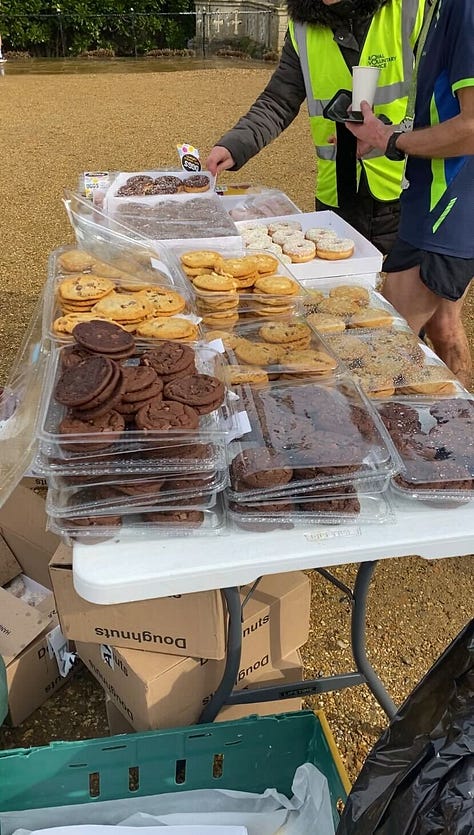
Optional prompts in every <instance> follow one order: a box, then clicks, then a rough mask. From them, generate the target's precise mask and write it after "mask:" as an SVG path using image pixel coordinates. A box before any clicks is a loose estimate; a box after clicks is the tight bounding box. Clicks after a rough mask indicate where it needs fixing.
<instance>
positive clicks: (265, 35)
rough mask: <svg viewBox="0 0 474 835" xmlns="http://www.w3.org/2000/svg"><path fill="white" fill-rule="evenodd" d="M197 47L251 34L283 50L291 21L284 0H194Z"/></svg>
mask: <svg viewBox="0 0 474 835" xmlns="http://www.w3.org/2000/svg"><path fill="white" fill-rule="evenodd" d="M195 11H196V40H195V45H196V48H197V50H199V48H200V46H201V45H202V46H203V47H204V50H205V49H206V48H208V49H210V50H212V46H213V44H214V45H216V44H222V43H228V44H232V41H236V40H239V39H241V38H249V39H250V40H252V41H255V42H256V43H259V44H262V45H263V46H264V47H266V48H267V49H268V50H274V51H277V52H280V51H281V48H282V46H283V41H284V38H285V32H286V28H287V23H288V15H287V11H286V5H285V4H284V0H276V2H267V0H221V2H217V0H211V2H209V3H195Z"/></svg>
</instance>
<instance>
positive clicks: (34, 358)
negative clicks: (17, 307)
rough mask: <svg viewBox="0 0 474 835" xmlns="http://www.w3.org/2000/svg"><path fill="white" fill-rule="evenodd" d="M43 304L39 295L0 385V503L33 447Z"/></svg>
mask: <svg viewBox="0 0 474 835" xmlns="http://www.w3.org/2000/svg"><path fill="white" fill-rule="evenodd" d="M42 305H43V299H42V297H40V298H39V299H38V302H37V305H36V308H35V310H34V313H33V316H32V318H31V320H30V323H29V325H28V328H27V330H26V333H25V335H24V338H23V342H22V344H21V347H20V349H19V351H18V354H17V356H16V359H15V361H14V363H13V367H12V369H11V372H10V375H9V377H8V380H7V382H6V384H5V386H4V387H3V388H2V389H0V505H3V504H4V502H5V501H6V500H7V499H8V497H9V495H10V493H12V491H13V490H14V489H15V487H16V485H17V484H18V482H19V481H20V479H21V478H22V476H23V474H24V473H25V472H26V471H27V470H28V469H29V467H30V466H31V463H32V460H33V458H34V455H35V451H36V438H35V427H36V422H37V418H38V412H39V403H40V399H41V393H42V389H43V384H44V378H45V373H46V365H47V358H48V352H49V345H48V343H46V344H42V341H41V330H42V327H41V311H42Z"/></svg>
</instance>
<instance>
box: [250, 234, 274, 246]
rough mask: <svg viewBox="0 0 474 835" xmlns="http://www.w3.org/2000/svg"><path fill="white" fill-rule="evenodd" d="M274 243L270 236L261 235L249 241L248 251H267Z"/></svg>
mask: <svg viewBox="0 0 474 835" xmlns="http://www.w3.org/2000/svg"><path fill="white" fill-rule="evenodd" d="M271 242H272V239H271V238H270V235H260V236H259V237H255V238H252V239H251V240H250V241H247V244H246V246H247V249H266V248H267V246H269V245H270V244H271Z"/></svg>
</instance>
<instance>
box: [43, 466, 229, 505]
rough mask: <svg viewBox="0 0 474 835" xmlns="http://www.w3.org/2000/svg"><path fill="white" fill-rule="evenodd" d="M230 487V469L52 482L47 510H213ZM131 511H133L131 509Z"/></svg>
mask: <svg viewBox="0 0 474 835" xmlns="http://www.w3.org/2000/svg"><path fill="white" fill-rule="evenodd" d="M226 484H227V470H221V471H214V472H213V473H211V474H210V475H208V474H206V473H195V474H194V476H193V477H191V476H188V475H187V474H186V476H185V477H179V476H178V477H176V476H175V477H166V476H163V477H162V478H160V479H157V478H153V477H150V476H148V477H146V476H145V477H143V476H141V475H140V476H137V477H132V478H130V477H128V478H127V477H122V478H117V477H109V478H108V480H107V481H100V480H97V481H96V482H95V483H94V482H91V483H89V484H82V485H81V484H69V485H68V486H65V485H61V486H54V485H53V484H51V483H50V485H49V488H48V495H47V500H46V509H47V512H48V513H49V514H50V515H51V516H64V515H67V514H70V512H71V507H74V512H75V513H80V514H82V513H90V512H91V511H97V512H104V511H107V510H108V509H109V508H124V507H126V508H133V507H139V506H142V504H143V506H146V505H149V504H156V505H159V506H162V505H168V506H169V507H174V506H177V507H178V506H181V505H182V506H186V507H194V506H199V507H201V506H203V507H212V506H213V504H215V501H216V497H217V494H218V493H219V492H221V491H222V490H223V489H224V487H225V486H226ZM128 512H133V511H132V510H128Z"/></svg>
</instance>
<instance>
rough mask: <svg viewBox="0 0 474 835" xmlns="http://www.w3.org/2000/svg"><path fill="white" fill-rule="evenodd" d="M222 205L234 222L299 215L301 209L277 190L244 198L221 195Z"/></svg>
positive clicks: (269, 190) (264, 190)
mask: <svg viewBox="0 0 474 835" xmlns="http://www.w3.org/2000/svg"><path fill="white" fill-rule="evenodd" d="M222 199H223V201H224V205H225V207H226V209H227V211H228V212H229V214H230V216H231V218H232V219H233V220H235V221H241V220H257V219H258V218H263V217H276V216H277V215H292V214H301V209H299V208H298V206H296V204H295V203H293V201H292V200H290V198H289V197H288V195H287V194H285V192H283V191H279V190H278V189H262V190H261V192H260V193H259V194H247V195H246V196H244V197H242V196H237V195H236V196H232V195H229V196H227V193H226V192H224V194H223V195H222Z"/></svg>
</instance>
